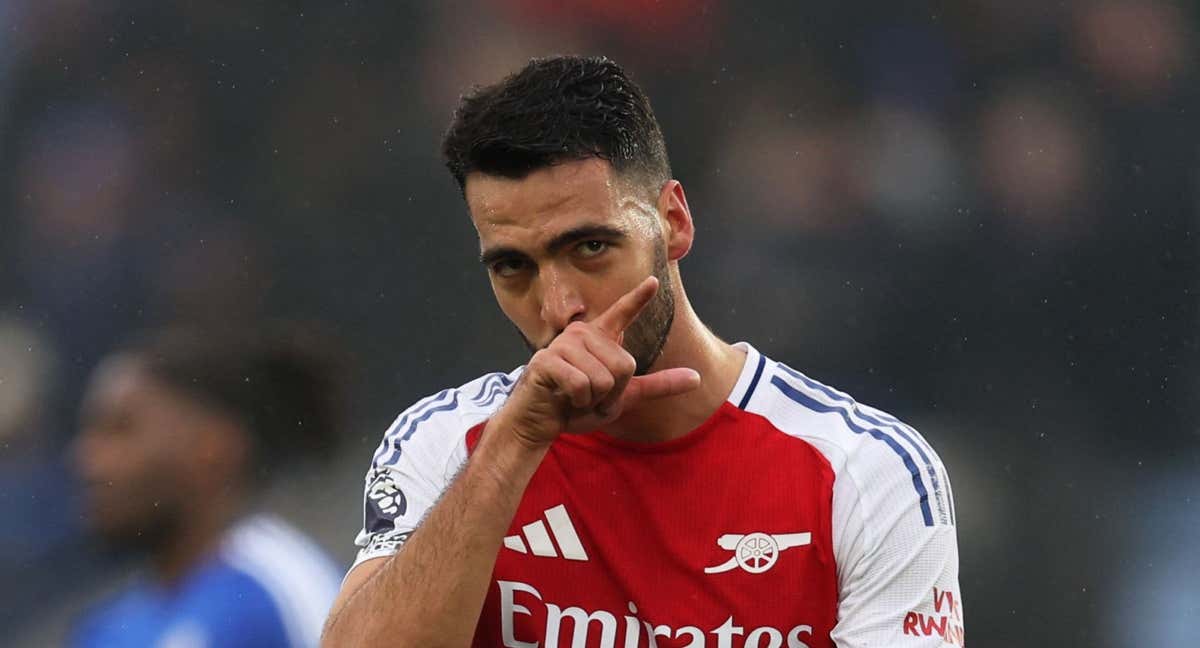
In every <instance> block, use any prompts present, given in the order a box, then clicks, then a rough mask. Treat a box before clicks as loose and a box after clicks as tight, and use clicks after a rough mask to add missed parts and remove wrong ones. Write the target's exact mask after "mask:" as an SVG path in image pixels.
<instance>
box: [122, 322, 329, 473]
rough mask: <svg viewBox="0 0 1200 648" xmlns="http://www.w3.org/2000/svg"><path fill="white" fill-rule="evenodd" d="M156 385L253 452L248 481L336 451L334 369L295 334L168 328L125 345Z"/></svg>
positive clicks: (321, 343)
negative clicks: (241, 438) (236, 431)
mask: <svg viewBox="0 0 1200 648" xmlns="http://www.w3.org/2000/svg"><path fill="white" fill-rule="evenodd" d="M122 355H128V356H132V357H133V358H134V359H135V360H136V361H138V362H139V363H140V364H141V366H143V367H144V368H145V369H146V370H147V371H148V372H149V373H150V375H152V376H153V377H154V378H155V379H157V380H159V381H162V382H163V383H164V384H166V385H167V386H169V387H170V388H172V389H173V390H175V391H176V392H177V393H181V394H184V395H186V396H187V397H189V398H191V399H193V400H195V401H196V402H199V403H202V404H204V405H205V406H207V407H209V408H214V409H215V410H218V411H221V412H223V413H224V414H225V415H226V416H229V417H230V418H231V420H234V421H236V422H237V423H239V424H240V425H241V427H242V428H243V430H244V431H245V432H246V434H247V435H248V437H249V440H250V441H251V445H252V447H253V457H252V461H251V465H249V466H247V468H248V469H249V471H250V472H251V473H252V474H251V475H249V476H250V477H251V481H252V482H255V481H263V480H264V478H265V477H267V476H268V474H269V473H270V472H271V471H272V469H273V468H276V467H281V466H283V465H286V464H289V463H291V462H292V461H293V460H296V459H324V458H327V457H329V456H330V455H331V454H332V452H333V450H334V449H335V447H336V445H337V442H338V440H339V436H340V428H341V425H340V424H341V416H342V397H343V393H342V388H341V380H340V377H341V374H342V373H343V372H342V369H341V363H340V361H339V358H338V357H337V356H336V355H335V353H334V352H333V351H332V346H331V345H329V344H327V343H326V340H325V339H324V338H322V337H320V336H317V335H315V334H311V333H310V332H308V331H302V330H300V329H298V328H296V327H283V326H276V327H273V328H272V329H271V330H267V329H250V330H246V329H240V328H239V329H234V328H219V329H200V328H193V327H174V328H169V329H165V330H161V331H156V332H152V333H150V334H149V335H146V336H144V337H142V338H141V339H140V340H138V341H137V342H135V343H133V344H130V345H127V346H126V347H125V348H124V349H123V350H122Z"/></svg>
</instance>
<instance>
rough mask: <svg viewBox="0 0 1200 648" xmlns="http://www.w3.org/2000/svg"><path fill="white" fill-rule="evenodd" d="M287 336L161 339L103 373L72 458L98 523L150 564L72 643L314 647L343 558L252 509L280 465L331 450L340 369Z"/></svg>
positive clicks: (111, 541)
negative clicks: (336, 559) (335, 373)
mask: <svg viewBox="0 0 1200 648" xmlns="http://www.w3.org/2000/svg"><path fill="white" fill-rule="evenodd" d="M287 339H288V336H276V337H274V338H270V339H268V338H266V337H257V338H252V337H250V336H245V335H240V336H237V337H229V336H224V335H212V334H208V333H202V332H199V331H184V330H173V331H167V332H162V333H159V334H157V335H156V336H154V337H151V338H149V339H148V340H147V341H144V342H142V343H139V344H136V345H132V346H130V347H127V348H125V349H124V350H122V351H120V352H117V353H115V354H113V355H111V356H109V357H108V358H107V359H106V360H105V361H104V362H103V363H102V364H101V365H100V366H99V367H98V368H97V369H96V371H95V374H94V376H93V378H92V381H91V384H90V386H89V389H88V392H87V395H86V398H85V401H84V406H83V423H82V431H81V432H80V434H79V437H78V438H77V440H76V443H75V446H74V459H75V464H76V466H77V469H78V472H79V474H80V477H81V479H82V481H83V483H84V487H85V507H86V510H87V511H88V518H89V522H90V525H91V526H92V528H93V529H94V531H95V532H96V533H97V534H98V535H99V536H100V537H102V538H103V539H104V541H105V542H106V544H108V545H109V546H110V547H112V548H113V549H115V550H117V551H120V552H122V553H132V554H135V555H136V556H138V557H139V558H144V559H145V562H146V564H147V569H146V570H145V573H143V574H141V575H140V576H139V577H137V579H136V580H135V582H134V583H132V584H131V585H129V586H128V587H127V588H126V589H124V590H123V591H121V592H119V593H118V594H117V595H116V596H115V597H113V598H111V599H110V600H108V601H106V602H104V603H102V604H100V605H99V606H97V607H96V608H95V609H93V610H92V611H91V612H90V613H88V614H87V615H86V616H85V617H84V618H83V619H82V620H81V621H80V622H79V623H78V624H77V625H76V626H75V628H74V629H73V631H72V633H71V636H70V638H69V641H68V643H69V645H71V646H79V647H83V646H105V647H109V648H112V647H120V646H163V647H175V646H178V647H188V648H199V647H204V646H232V647H239V646H246V647H250V646H254V647H256V648H270V647H273V646H281V647H282V646H314V645H316V644H317V641H318V637H319V633H320V629H321V623H322V621H323V619H324V616H325V613H326V611H327V609H328V607H329V605H330V603H331V601H332V600H333V597H334V595H335V594H336V591H337V588H338V583H339V581H340V573H339V570H338V568H337V566H335V565H334V563H333V562H332V561H331V560H330V559H329V558H328V557H327V556H326V555H325V554H324V553H323V552H322V551H321V550H320V549H319V548H318V547H317V546H316V545H315V544H314V543H313V542H312V541H311V540H309V539H308V538H307V537H305V536H304V535H303V534H302V533H300V532H299V531H297V530H296V529H294V528H292V527H291V526H289V525H288V524H286V523H285V522H283V521H282V520H281V519H279V518H277V517H274V516H272V515H268V514H264V513H259V512H256V511H255V506H254V502H255V495H256V494H257V492H258V491H259V486H261V485H262V484H263V482H264V477H265V476H266V475H267V474H268V473H269V472H272V469H274V468H275V467H277V466H280V465H283V464H284V463H286V462H288V461H289V460H292V459H297V458H300V457H304V456H306V455H314V456H316V455H318V453H324V452H326V451H327V449H328V448H329V447H330V445H331V444H332V442H333V439H334V434H335V431H336V425H337V410H338V408H337V407H336V405H337V400H338V399H337V397H336V392H337V385H336V384H335V383H336V381H335V380H334V377H333V373H332V372H331V370H330V369H331V366H330V364H329V363H328V362H326V361H325V359H323V358H322V357H321V356H320V355H318V354H314V353H312V352H311V351H309V350H308V349H309V348H311V347H303V346H301V345H300V344H299V343H297V340H296V339H292V340H290V341H281V340H287Z"/></svg>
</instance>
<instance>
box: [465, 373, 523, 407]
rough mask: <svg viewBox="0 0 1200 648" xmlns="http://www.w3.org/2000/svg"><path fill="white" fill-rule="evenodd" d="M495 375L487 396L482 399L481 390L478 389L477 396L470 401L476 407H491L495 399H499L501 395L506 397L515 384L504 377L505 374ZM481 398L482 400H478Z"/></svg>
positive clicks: (510, 379)
mask: <svg viewBox="0 0 1200 648" xmlns="http://www.w3.org/2000/svg"><path fill="white" fill-rule="evenodd" d="M495 375H496V377H497V378H496V381H495V382H493V383H492V386H491V387H489V388H488V393H487V396H486V397H484V396H483V390H482V389H480V390H479V394H477V395H476V396H475V398H473V399H472V400H473V401H474V402H475V404H476V405H478V406H480V407H487V406H488V405H491V404H492V403H494V402H496V399H497V398H499V397H500V396H501V395H505V396H507V395H508V393H509V392H510V391H512V386H513V385H514V384H515V383H516V381H515V380H513V379H512V378H509V377H508V375H506V374H495ZM481 397H482V398H483V400H480V398H481Z"/></svg>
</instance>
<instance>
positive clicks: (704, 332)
mask: <svg viewBox="0 0 1200 648" xmlns="http://www.w3.org/2000/svg"><path fill="white" fill-rule="evenodd" d="M745 358H746V355H745V353H743V352H742V351H740V350H739V349H735V348H734V347H733V346H732V345H730V344H727V343H726V342H724V341H723V340H721V339H720V338H718V337H717V336H716V335H714V334H713V332H712V331H710V330H708V327H706V326H705V325H704V323H703V322H701V321H700V318H699V317H698V316H697V315H696V312H695V311H694V310H693V309H692V305H691V303H690V302H688V299H687V295H685V294H684V292H683V289H682V286H681V285H679V284H678V283H677V284H676V303H675V320H674V323H673V325H672V326H671V332H670V334H669V336H668V337H667V342H666V343H665V344H664V345H663V349H662V353H661V354H660V355H659V357H658V360H656V361H655V362H654V364H653V365H652V366H651V367H650V372H651V373H652V372H655V371H661V370H663V369H671V368H674V367H686V368H689V369H695V370H696V371H697V372H699V373H700V387H699V388H697V389H695V390H693V391H690V392H688V393H686V394H679V395H678V396H671V397H668V398H660V399H657V400H653V401H646V402H643V403H640V404H639V405H638V406H637V407H634V408H633V409H630V410H628V411H626V412H625V413H623V414H622V415H621V418H619V419H617V420H616V421H614V422H613V423H612V424H610V425H609V426H608V427H607V428H606V431H607V432H608V433H609V434H611V435H612V436H615V437H618V438H622V439H628V440H631V441H639V442H644V443H656V442H662V441H669V440H671V439H676V438H679V437H681V436H683V435H685V434H687V433H688V432H690V431H692V430H694V429H695V428H696V427H698V426H699V425H700V424H701V423H703V422H704V421H706V420H708V418H709V417H710V416H712V414H713V412H715V411H716V410H717V408H718V407H720V406H721V403H723V402H725V400H726V399H727V398H728V397H729V392H730V391H732V390H733V386H734V385H735V384H736V383H737V380H738V376H740V375H741V372H742V365H743V364H744V362H745Z"/></svg>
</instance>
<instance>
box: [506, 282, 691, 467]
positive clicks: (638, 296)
mask: <svg viewBox="0 0 1200 648" xmlns="http://www.w3.org/2000/svg"><path fill="white" fill-rule="evenodd" d="M657 291H658V279H657V278H655V277H653V276H650V277H647V278H646V280H645V281H643V282H642V283H641V284H639V285H638V286H637V287H636V288H634V289H633V290H630V291H629V292H627V293H625V294H624V295H622V296H621V298H620V299H618V300H617V301H615V302H613V304H612V306H609V308H608V310H606V311H604V312H603V313H602V314H600V316H599V317H596V318H595V319H593V320H592V321H590V322H572V323H571V324H570V325H568V326H567V328H566V329H565V330H564V331H563V332H562V333H560V334H559V335H558V337H556V338H555V339H554V341H553V342H551V343H550V345H549V346H548V347H546V348H545V349H542V350H540V351H538V352H537V353H534V354H533V357H532V358H530V360H529V364H528V365H527V366H526V368H525V373H524V374H523V375H522V376H521V380H520V382H519V383H518V384H517V387H516V389H514V390H513V393H512V396H510V397H509V399H508V402H506V403H505V404H504V407H502V408H501V410H500V411H499V412H497V415H496V416H497V417H500V418H504V419H507V420H508V421H509V422H511V423H512V426H511V427H512V430H513V431H514V432H515V433H516V434H518V435H519V436H521V437H522V438H523V440H525V441H527V442H530V443H535V444H542V443H549V442H551V441H553V440H554V438H555V437H557V436H558V435H559V434H561V433H563V432H584V431H588V430H594V429H596V428H598V427H600V426H602V425H604V424H606V423H609V422H611V421H613V420H615V419H616V418H617V417H619V416H620V415H621V413H622V412H624V411H626V410H628V409H629V408H630V407H633V406H634V405H636V404H637V403H639V402H641V401H645V400H651V399H656V398H663V397H665V396H674V395H676V394H682V393H684V392H688V391H691V390H693V389H695V388H697V387H699V386H700V374H698V373H697V372H696V371H695V370H693V369H686V368H674V369H664V370H662V371H656V372H654V373H651V374H647V375H644V376H634V375H633V373H634V371H635V369H636V368H637V363H636V361H635V360H634V358H633V356H632V355H630V354H629V352H628V351H626V350H625V349H624V348H623V347H622V346H621V339H622V336H623V335H624V332H625V329H626V328H628V327H629V325H630V324H631V323H633V321H634V320H635V319H637V316H638V314H639V313H641V312H642V309H643V308H644V307H645V306H646V304H648V303H649V302H650V300H651V299H653V297H654V294H655V292H657Z"/></svg>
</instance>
